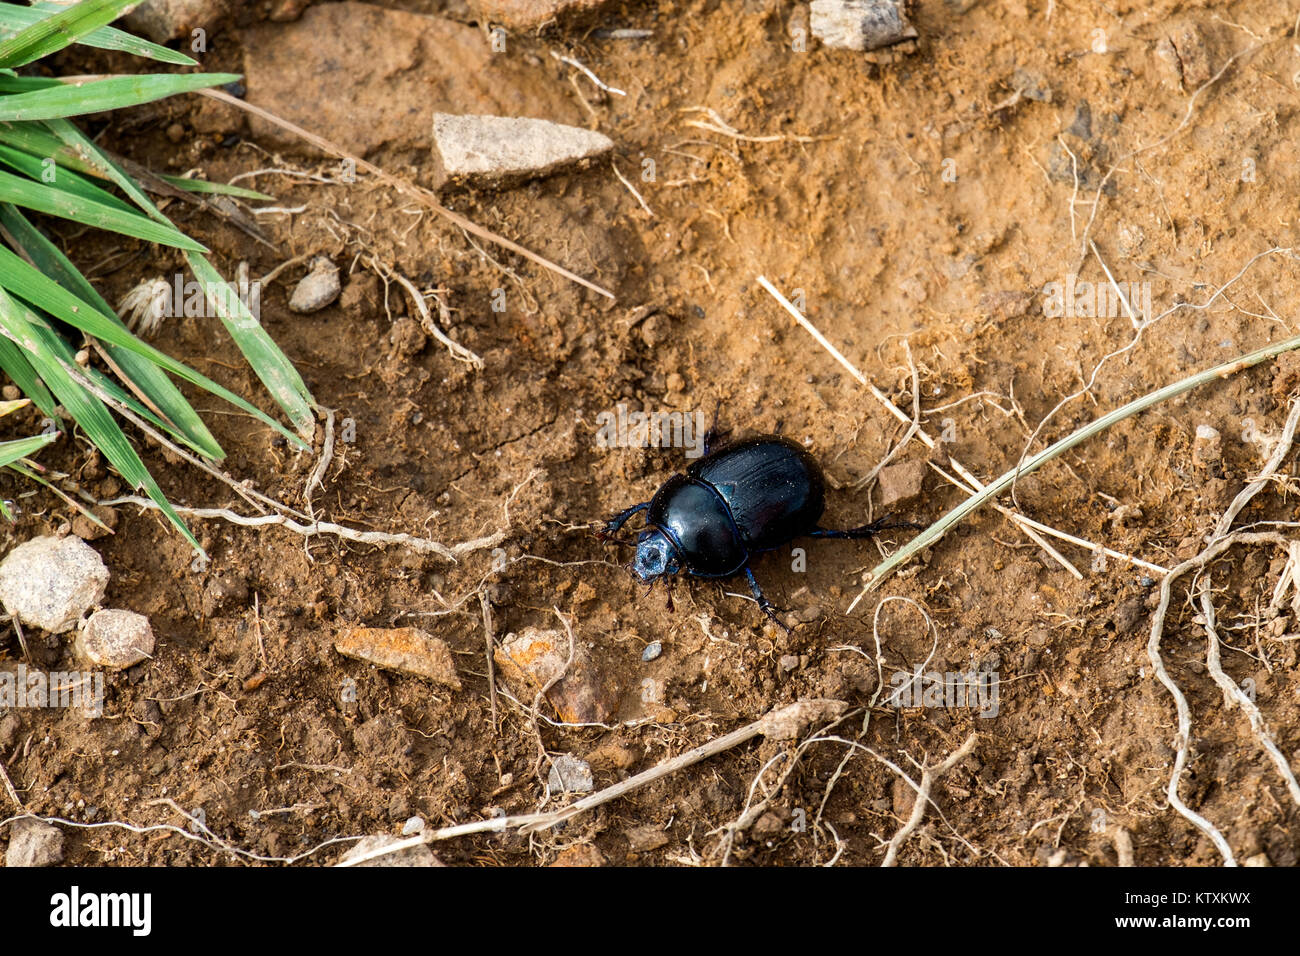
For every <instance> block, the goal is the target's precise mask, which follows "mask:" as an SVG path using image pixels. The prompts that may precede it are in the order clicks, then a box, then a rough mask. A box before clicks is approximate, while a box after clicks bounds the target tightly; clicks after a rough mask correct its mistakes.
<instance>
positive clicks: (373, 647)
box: [334, 627, 461, 690]
mask: <svg viewBox="0 0 1300 956" xmlns="http://www.w3.org/2000/svg"><path fill="white" fill-rule="evenodd" d="M334 649H335V650H336V651H338V652H339V653H340V654H342V655H343V656H344V657H354V658H356V659H357V660H361V661H366V662H367V663H370V664H374V665H375V666H377V667H382V668H385V669H387V670H395V671H402V672H403V673H406V674H414V675H415V676H416V677H425V678H428V679H429V680H431V681H433V682H434V683H435V684H442V685H444V686H446V687H450V688H452V689H453V690H460V686H461V685H460V678H459V677H457V676H456V664H455V662H454V661H453V660H452V658H451V649H450V648H449V647H447V645H446V644H445V643H443V642H442V641H440V640H439V639H438V638H436V637H434V636H433V635H431V634H427V633H425V632H424V631H422V630H420V629H419V628H417V627H388V628H384V627H349V628H345V629H344V630H342V631H339V633H338V636H337V637H336V638H335V639H334Z"/></svg>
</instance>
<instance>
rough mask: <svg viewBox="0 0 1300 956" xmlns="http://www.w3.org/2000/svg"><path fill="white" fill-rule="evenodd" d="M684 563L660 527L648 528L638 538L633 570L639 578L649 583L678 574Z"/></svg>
mask: <svg viewBox="0 0 1300 956" xmlns="http://www.w3.org/2000/svg"><path fill="white" fill-rule="evenodd" d="M681 567H682V563H681V560H680V558H678V556H677V548H676V547H674V546H673V543H672V541H670V540H669V539H668V535H666V534H664V533H663V531H662V530H660V529H659V528H647V529H646V530H645V531H642V532H641V534H640V535H638V536H637V539H636V557H635V558H633V559H632V570H633V572H634V573H635V574H636V576H637V577H638V578H640V579H641V580H642V581H644V582H645V583H647V584H649V583H650V582H652V581H655V580H657V579H659V578H665V577H668V576H669V575H673V574H676V573H677V572H678V571H680V570H681Z"/></svg>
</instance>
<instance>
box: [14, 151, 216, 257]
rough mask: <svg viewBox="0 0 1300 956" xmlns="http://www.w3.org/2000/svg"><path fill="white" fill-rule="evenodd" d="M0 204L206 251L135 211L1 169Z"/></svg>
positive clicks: (180, 233)
mask: <svg viewBox="0 0 1300 956" xmlns="http://www.w3.org/2000/svg"><path fill="white" fill-rule="evenodd" d="M0 202H11V203H13V204H14V205H15V206H22V207H24V208H26V209H34V210H36V211H37V212H43V213H45V214H46V215H47V216H57V217H59V218H61V219H71V220H73V221H74V222H79V223H82V224H84V225H88V226H94V227H96V228H98V229H106V230H108V231H109V232H117V233H121V234H122V235H124V236H132V237H134V238H136V239H143V240H144V241H145V242H156V243H158V244H159V245H164V246H173V247H175V248H178V249H186V250H189V251H191V252H205V251H206V250H205V249H204V247H203V246H201V245H199V243H197V242H195V241H194V240H193V239H191V238H189V237H188V236H186V235H185V234H184V233H183V232H181V231H180V230H179V229H177V228H175V227H174V226H172V225H170V224H167V225H163V224H162V223H160V222H156V221H154V220H152V219H148V218H146V217H144V216H141V215H140V214H139V213H136V212H126V211H125V210H123V209H120V208H118V207H116V206H107V205H105V204H103V203H99V202H93V201H91V200H89V199H82V198H80V197H79V196H75V195H73V194H72V193H68V192H63V191H62V190H59V189H54V188H51V187H50V186H49V185H47V184H45V183H34V182H32V181H31V180H28V179H24V178H22V177H20V176H15V175H14V174H13V173H6V172H4V171H2V170H0Z"/></svg>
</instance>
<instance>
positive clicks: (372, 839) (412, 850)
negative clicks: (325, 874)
mask: <svg viewBox="0 0 1300 956" xmlns="http://www.w3.org/2000/svg"><path fill="white" fill-rule="evenodd" d="M402 839H404V838H403V837H395V836H389V835H388V834H387V833H379V834H376V835H375V836H368V837H364V838H362V839H360V840H358V841H357V845H356V846H354V847H353V848H352V849H350V850H348V852H347V853H345V854H344V855H343V859H342V860H340V861H339V862H340V863H347V862H348V861H350V860H355V859H357V858H358V857H362V856H365V855H366V854H368V853H370V852H371V851H372V850H380V849H383V848H384V847H386V846H391V845H392V844H394V843H397V842H399V841H400V840H402ZM353 865H354V866H358V867H361V866H442V865H443V863H442V861H441V860H439V859H438V858H437V857H436V856H434V855H433V851H432V850H430V849H429V848H428V847H427V846H424V845H420V846H413V847H409V848H407V849H405V850H398V851H397V852H396V853H387V854H385V855H384V856H377V857H375V858H374V859H373V860H366V861H365V862H364V863H355V864H353Z"/></svg>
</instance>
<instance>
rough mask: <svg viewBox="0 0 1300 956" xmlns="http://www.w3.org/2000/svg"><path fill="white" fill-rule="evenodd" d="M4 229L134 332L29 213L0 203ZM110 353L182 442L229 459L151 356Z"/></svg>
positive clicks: (51, 273) (49, 270)
mask: <svg viewBox="0 0 1300 956" xmlns="http://www.w3.org/2000/svg"><path fill="white" fill-rule="evenodd" d="M0 227H3V228H4V229H5V230H6V231H7V232H8V233H9V235H10V236H11V237H12V239H13V240H14V241H15V242H16V243H17V244H18V245H19V246H21V248H22V250H23V251H24V252H25V253H26V254H27V257H28V258H29V259H30V260H31V261H32V262H33V263H34V264H35V266H36V268H37V269H39V270H40V271H41V272H42V273H43V274H44V275H46V276H48V277H49V278H51V279H53V280H54V281H55V282H57V283H58V284H59V285H61V286H62V287H63V288H64V289H66V290H67V291H69V292H71V293H72V294H73V295H74V296H77V297H79V298H80V299H82V300H83V301H85V302H86V303H87V304H88V305H90V306H91V307H92V308H93V309H95V310H97V311H98V312H99V314H101V315H103V316H104V317H105V318H106V319H108V320H110V321H112V322H114V323H115V324H116V325H117V326H118V327H119V328H120V329H122V331H123V332H125V333H126V334H130V333H129V332H128V331H127V329H126V326H125V325H124V324H123V323H122V320H121V319H119V318H117V316H116V315H115V314H114V312H113V309H112V307H111V306H110V305H109V304H108V303H107V302H105V301H104V299H103V298H102V297H101V296H100V295H99V293H98V292H96V291H95V287H94V286H92V285H91V284H90V282H89V281H88V280H87V279H86V277H85V276H83V275H82V274H81V272H80V271H78V269H77V267H76V266H74V265H73V264H72V263H71V262H70V261H69V260H68V258H67V256H65V255H64V254H63V252H62V251H61V250H60V249H59V248H58V247H57V246H56V245H54V243H52V242H50V240H49V239H47V238H46V237H45V235H44V234H42V233H41V231H40V230H39V229H37V228H36V227H35V226H33V225H32V224H31V223H30V222H28V220H27V219H26V217H24V216H23V215H22V213H20V212H19V211H18V210H17V209H16V208H14V207H13V206H11V205H8V204H7V203H5V204H0ZM104 347H105V349H106V350H107V351H108V354H109V356H110V357H111V358H112V360H113V361H114V362H115V363H116V364H117V367H118V368H119V369H121V370H122V374H123V375H124V376H126V377H127V378H129V379H130V380H131V382H132V383H133V384H134V385H135V387H136V388H137V389H139V390H140V392H141V393H143V394H144V395H145V396H146V397H147V398H148V399H149V401H150V402H152V403H153V405H154V406H155V407H156V408H157V409H158V410H159V412H161V413H162V417H163V418H164V419H165V420H166V421H165V422H163V423H161V424H162V427H163V428H165V429H166V430H167V431H169V432H171V434H172V435H174V436H175V437H176V438H177V439H178V440H179V441H182V442H184V443H185V444H187V445H189V446H190V447H191V448H193V449H194V450H195V451H196V452H198V453H199V454H200V455H203V456H205V457H207V458H211V459H213V460H218V461H219V460H221V459H223V458H225V456H226V455H225V452H224V451H223V450H222V448H221V445H220V444H218V443H217V440H216V438H214V437H213V435H212V433H211V432H210V431H208V427H207V426H206V425H205V424H204V423H203V419H202V418H201V417H200V416H199V413H198V412H196V411H195V410H194V408H193V406H191V405H190V403H189V402H188V401H187V400H186V398H185V396H184V395H182V394H181V391H180V389H178V388H177V387H176V385H175V383H173V382H172V380H171V379H170V378H168V377H167V375H166V373H165V372H163V370H162V369H161V368H159V367H158V365H157V364H156V363H155V362H153V361H152V360H151V359H149V358H148V357H147V356H144V355H141V354H140V353H138V352H134V351H132V350H130V349H127V348H124V347H122V346H120V345H116V344H114V343H111V342H105V343H104Z"/></svg>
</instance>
